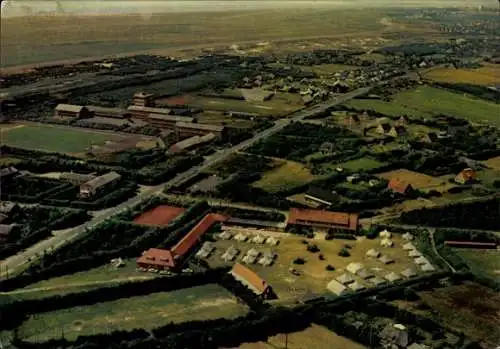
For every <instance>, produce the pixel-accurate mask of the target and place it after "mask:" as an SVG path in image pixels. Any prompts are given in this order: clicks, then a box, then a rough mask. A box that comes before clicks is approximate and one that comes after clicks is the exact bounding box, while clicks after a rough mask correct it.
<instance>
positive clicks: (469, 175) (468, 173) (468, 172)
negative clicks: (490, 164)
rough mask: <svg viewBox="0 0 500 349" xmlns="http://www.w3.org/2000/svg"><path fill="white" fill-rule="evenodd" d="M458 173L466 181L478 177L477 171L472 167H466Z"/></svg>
mask: <svg viewBox="0 0 500 349" xmlns="http://www.w3.org/2000/svg"><path fill="white" fill-rule="evenodd" d="M458 175H459V176H461V177H462V178H463V179H465V180H466V181H470V180H473V179H476V177H477V173H476V171H474V170H473V169H472V168H466V169H464V170H462V172H460V173H459V174H458Z"/></svg>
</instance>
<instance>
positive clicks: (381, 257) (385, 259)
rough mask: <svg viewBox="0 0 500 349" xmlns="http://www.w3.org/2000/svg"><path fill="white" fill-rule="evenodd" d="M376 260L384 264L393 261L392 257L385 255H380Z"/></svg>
mask: <svg viewBox="0 0 500 349" xmlns="http://www.w3.org/2000/svg"><path fill="white" fill-rule="evenodd" d="M378 260H379V261H380V262H382V263H384V264H390V263H394V259H392V258H390V257H388V256H386V255H383V256H380V258H379V259H378Z"/></svg>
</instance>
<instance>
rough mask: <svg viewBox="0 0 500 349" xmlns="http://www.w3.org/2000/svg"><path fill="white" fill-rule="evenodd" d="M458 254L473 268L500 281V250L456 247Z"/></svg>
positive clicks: (455, 250)
mask: <svg viewBox="0 0 500 349" xmlns="http://www.w3.org/2000/svg"><path fill="white" fill-rule="evenodd" d="M453 251H454V252H455V253H456V254H458V255H459V256H460V257H462V258H463V260H464V261H465V262H466V263H467V265H469V267H471V269H473V271H474V272H476V271H481V272H482V273H484V274H485V275H487V276H489V277H491V278H494V279H496V280H498V281H500V251H498V250H479V249H465V248H460V249H458V248H457V249H454V250H453Z"/></svg>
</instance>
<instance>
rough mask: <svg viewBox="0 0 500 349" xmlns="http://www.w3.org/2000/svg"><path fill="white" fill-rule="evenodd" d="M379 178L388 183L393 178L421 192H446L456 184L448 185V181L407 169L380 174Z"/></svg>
mask: <svg viewBox="0 0 500 349" xmlns="http://www.w3.org/2000/svg"><path fill="white" fill-rule="evenodd" d="M377 176H379V177H381V178H384V179H387V180H388V181H390V180H391V179H393V178H397V179H399V180H401V181H403V182H407V183H409V184H411V185H412V186H413V188H415V189H421V190H438V191H446V190H448V189H449V188H451V187H452V186H454V184H451V183H448V181H446V180H444V179H441V178H437V177H432V176H428V175H426V174H423V173H419V172H414V171H410V170H406V169H399V170H393V171H388V172H383V173H379V174H378V175H377Z"/></svg>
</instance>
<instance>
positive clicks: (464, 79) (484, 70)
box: [423, 64, 500, 86]
mask: <svg viewBox="0 0 500 349" xmlns="http://www.w3.org/2000/svg"><path fill="white" fill-rule="evenodd" d="M423 77H424V78H425V79H429V80H433V81H437V82H449V83H464V84H474V85H482V86H494V85H496V84H498V82H499V81H500V67H499V66H498V64H497V65H495V64H483V66H482V67H481V68H476V69H465V68H462V69H454V68H435V69H429V70H428V71H427V72H425V73H424V74H423Z"/></svg>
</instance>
